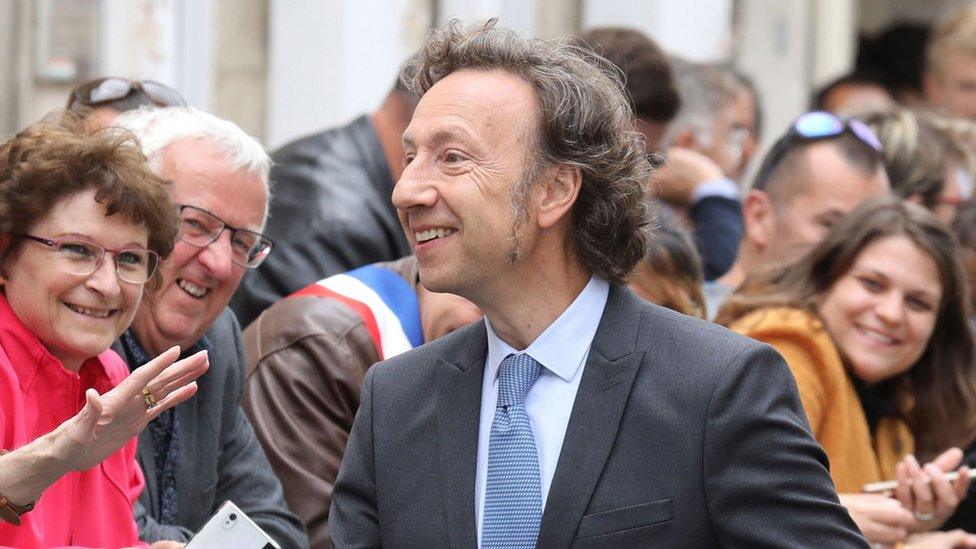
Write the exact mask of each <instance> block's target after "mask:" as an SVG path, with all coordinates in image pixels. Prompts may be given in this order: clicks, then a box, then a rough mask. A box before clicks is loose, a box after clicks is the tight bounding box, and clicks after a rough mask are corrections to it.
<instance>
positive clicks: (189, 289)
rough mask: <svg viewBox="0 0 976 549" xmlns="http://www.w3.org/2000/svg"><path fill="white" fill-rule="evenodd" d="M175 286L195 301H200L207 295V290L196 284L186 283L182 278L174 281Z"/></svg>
mask: <svg viewBox="0 0 976 549" xmlns="http://www.w3.org/2000/svg"><path fill="white" fill-rule="evenodd" d="M176 285H177V286H179V287H180V289H182V290H183V291H184V292H186V293H188V294H190V296H192V297H195V298H197V299H202V298H203V297H204V296H206V295H207V292H208V291H209V290H207V288H204V287H202V286H197V285H196V284H194V283H192V282H187V281H186V280H183V279H182V278H181V279H178V280H177V281H176Z"/></svg>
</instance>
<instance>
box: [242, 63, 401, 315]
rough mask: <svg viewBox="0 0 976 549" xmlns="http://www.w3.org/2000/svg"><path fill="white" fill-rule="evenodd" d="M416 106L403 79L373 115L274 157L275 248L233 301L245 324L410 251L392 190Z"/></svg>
mask: <svg viewBox="0 0 976 549" xmlns="http://www.w3.org/2000/svg"><path fill="white" fill-rule="evenodd" d="M416 104H417V97H416V96H415V95H413V94H412V93H411V92H410V91H408V90H407V89H406V88H404V87H403V86H402V85H401V84H400V83H399V81H397V83H396V85H394V87H393V89H392V90H390V93H389V94H388V95H387V96H386V98H385V99H384V100H383V103H382V104H381V105H380V107H379V108H378V109H377V110H376V111H375V112H374V113H372V114H371V115H363V116H360V117H359V118H357V119H355V120H353V121H352V122H350V123H349V124H347V125H345V126H342V127H339V128H333V129H330V130H326V131H323V132H320V133H317V134H314V135H310V136H307V137H303V138H301V139H298V140H297V141H293V142H292V143H289V144H287V145H285V146H284V147H282V148H281V149H279V150H278V151H277V152H275V153H274V154H273V155H272V159H273V160H274V166H273V168H272V169H271V180H272V181H274V182H275V195H274V199H273V200H272V201H271V207H270V211H269V215H268V226H267V229H266V230H265V232H266V233H267V235H268V236H269V237H270V238H271V239H272V240H274V241H275V244H276V247H275V253H274V255H272V256H271V257H270V258H268V261H266V262H265V263H264V264H263V265H262V266H261V268H260V269H257V270H255V271H252V272H250V273H248V276H246V277H245V278H244V282H243V283H242V284H241V288H240V290H239V291H238V292H237V294H236V295H235V296H234V299H233V301H232V302H231V308H232V309H234V312H235V313H237V318H238V320H240V322H241V325H243V326H247V325H248V324H250V323H251V321H253V320H254V319H255V318H256V317H257V316H258V315H259V314H260V313H261V311H263V310H264V309H265V308H267V307H268V306H270V305H271V304H272V303H274V302H275V301H277V300H278V299H280V298H282V297H284V296H286V295H288V294H290V293H292V292H294V291H296V290H298V289H300V288H304V287H305V286H306V285H308V284H310V283H312V282H314V281H316V280H318V279H320V278H322V277H324V276H330V275H333V274H338V273H342V272H345V271H347V270H350V269H354V268H356V267H360V266H363V265H367V264H370V263H376V262H379V261H392V260H394V259H400V258H401V257H405V256H407V255H410V246H409V245H408V244H407V240H406V238H405V237H404V235H403V231H402V230H401V229H400V225H399V223H398V222H397V217H396V211H395V210H394V208H393V205H392V204H391V203H390V194H391V193H392V192H393V184H394V182H395V181H396V180H397V178H398V177H399V176H400V170H401V169H402V167H403V145H402V143H401V142H400V136H401V135H402V134H403V130H404V128H406V127H407V124H408V123H409V122H410V115H411V114H412V113H413V109H414V107H415V106H416Z"/></svg>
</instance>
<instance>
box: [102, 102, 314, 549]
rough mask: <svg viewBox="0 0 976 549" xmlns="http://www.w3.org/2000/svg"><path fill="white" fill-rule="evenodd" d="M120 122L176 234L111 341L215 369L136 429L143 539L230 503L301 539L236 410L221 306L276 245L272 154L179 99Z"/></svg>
mask: <svg viewBox="0 0 976 549" xmlns="http://www.w3.org/2000/svg"><path fill="white" fill-rule="evenodd" d="M115 124H117V125H119V126H122V127H124V128H128V129H130V130H132V131H133V133H135V134H136V136H137V137H138V138H139V142H140V144H141V145H142V149H143V153H144V154H145V155H146V158H148V159H149V165H150V167H152V168H153V170H154V171H156V173H157V174H158V175H159V176H160V177H162V178H163V179H166V180H168V181H171V182H172V186H171V189H170V190H171V192H172V194H173V199H174V201H175V202H176V203H177V204H179V206H180V240H179V241H178V242H176V246H175V247H174V248H173V254H172V255H171V256H170V257H169V259H168V260H167V261H165V262H164V263H163V264H162V265H160V267H159V271H158V274H157V276H158V277H159V279H160V283H159V287H158V288H155V289H154V290H153V291H151V292H147V294H146V297H145V299H143V301H142V303H141V304H140V306H139V309H138V311H136V316H135V318H134V319H133V321H132V326H131V327H130V328H129V330H127V331H126V332H125V333H123V334H122V336H121V337H120V338H119V340H118V341H117V342H116V344H115V345H113V349H115V350H116V352H118V353H119V355H120V356H122V358H123V359H125V361H126V362H127V363H128V364H129V367H130V368H137V367H139V366H140V365H142V364H144V363H145V362H146V361H147V359H148V357H153V356H156V355H158V354H159V353H161V352H162V351H164V350H166V349H168V348H170V347H172V346H173V345H179V346H180V348H181V349H182V352H183V354H191V353H194V352H196V351H199V350H201V349H207V350H208V351H209V355H210V370H209V371H208V372H207V373H206V374H205V375H204V376H202V377H201V378H200V379H199V380H198V381H197V386H198V390H197V394H196V398H193V399H191V400H189V401H187V402H184V403H182V404H180V405H178V406H176V407H175V408H173V409H171V410H167V411H166V412H164V413H163V414H161V415H160V416H159V417H158V418H156V419H155V420H154V421H153V422H152V423H150V424H149V426H148V428H146V430H145V431H143V432H142V434H140V435H139V448H138V459H139V465H140V467H142V470H143V472H144V473H145V476H146V487H145V489H144V490H143V492H142V494H141V495H140V497H139V501H138V503H137V505H136V509H135V513H136V522H137V524H138V525H139V534H140V538H141V539H143V540H144V541H148V542H154V541H158V540H175V541H180V542H185V541H188V540H189V539H190V538H191V537H192V536H193V534H194V533H195V532H196V531H198V530H199V529H200V528H201V527H202V526H203V525H204V524H205V523H206V522H207V520H208V519H209V518H210V516H211V515H212V514H213V513H214V512H216V511H217V509H218V508H219V507H220V506H221V505H223V503H224V502H225V501H227V500H230V501H233V502H234V503H235V504H236V505H237V506H238V507H240V508H241V510H242V511H244V512H245V513H246V514H247V515H248V516H249V517H250V518H251V519H252V520H253V521H254V522H255V523H257V525H258V526H260V527H261V528H262V529H263V530H264V531H265V532H267V533H268V535H270V536H271V537H272V538H273V539H274V540H276V541H277V542H278V543H279V544H280V545H281V546H282V547H290V548H301V547H307V545H308V539H307V537H306V536H305V531H304V528H303V527H302V523H301V521H300V520H298V518H297V517H295V516H294V515H293V514H291V512H289V511H288V507H287V506H286V505H285V502H284V499H283V497H282V490H281V484H280V483H279V482H278V479H277V478H276V477H275V475H274V472H273V471H272V470H271V466H270V465H269V464H268V460H267V458H266V457H265V455H264V451H263V450H262V448H261V445H260V443H259V442H258V440H257V437H255V436H254V430H253V429H252V428H251V424H250V423H249V422H248V421H247V418H246V417H245V416H244V412H243V410H241V406H240V403H241V393H242V390H243V383H244V356H243V355H244V353H243V349H242V347H241V341H240V328H239V327H238V324H237V320H236V319H235V318H234V314H233V313H232V312H231V311H230V309H228V308H227V303H228V302H229V301H230V297H231V295H233V293H234V291H235V290H236V289H237V286H238V284H239V283H240V281H241V278H242V277H243V276H244V272H245V271H246V270H247V269H248V268H253V267H256V266H257V265H259V264H260V263H261V261H262V260H264V258H265V257H266V256H267V254H268V253H269V252H270V251H271V246H272V243H271V241H270V240H269V239H268V238H267V237H266V236H264V235H263V234H261V231H262V230H263V228H264V221H265V218H266V216H267V208H268V170H269V164H270V162H269V159H268V155H267V154H266V153H265V152H264V149H263V148H262V147H261V145H260V144H259V143H258V142H257V141H256V140H254V139H253V138H252V137H250V136H248V135H247V134H246V133H244V132H243V131H242V130H241V129H240V128H238V127H237V126H236V125H234V124H233V123H231V122H228V121H226V120H221V119H219V118H217V117H215V116H213V115H210V114H207V113H204V112H201V111H198V110H196V109H191V108H185V107H168V108H159V109H141V110H137V111H131V112H127V113H125V114H122V115H121V116H119V117H118V118H117V119H116V121H115Z"/></svg>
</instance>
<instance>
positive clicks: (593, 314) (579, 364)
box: [474, 276, 610, 547]
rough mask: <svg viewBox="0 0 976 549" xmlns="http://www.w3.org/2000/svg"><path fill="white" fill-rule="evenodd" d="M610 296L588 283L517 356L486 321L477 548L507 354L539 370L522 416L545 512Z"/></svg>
mask: <svg viewBox="0 0 976 549" xmlns="http://www.w3.org/2000/svg"><path fill="white" fill-rule="evenodd" d="M609 295H610V284H608V283H607V282H606V281H605V280H602V279H600V278H597V277H595V276H594V277H592V278H590V281H589V283H587V284H586V287H584V288H583V291H582V292H580V294H579V296H577V297H576V299H575V300H574V301H573V303H572V304H570V306H569V307H568V308H567V309H566V310H565V311H563V314H561V315H559V318H557V319H556V320H555V322H553V323H552V324H550V325H549V327H548V328H546V330H545V331H544V332H542V334H540V335H539V337H538V338H536V340H535V341H533V342H532V344H531V345H529V347H528V348H527V349H525V350H524V351H517V350H516V349H513V348H512V347H511V346H510V345H509V344H507V343H505V342H504V341H502V340H501V338H499V337H498V335H497V334H495V330H493V329H492V327H491V321H490V320H488V318H485V326H486V327H487V330H488V356H487V357H486V359H485V377H484V381H483V382H482V385H481V421H480V425H479V428H478V472H477V477H476V478H475V487H474V497H475V509H476V510H477V525H478V545H479V547H480V546H481V520H482V517H483V515H484V508H485V484H486V483H487V480H488V437H489V435H490V434H491V422H492V420H493V419H494V418H495V408H496V403H497V402H498V368H499V366H501V363H502V360H504V359H505V357H506V356H508V355H509V354H512V353H519V352H525V353H528V355H529V356H531V357H532V358H534V359H535V360H536V361H537V362H539V363H540V364H542V369H541V371H540V373H539V379H538V380H536V382H535V384H534V385H533V386H532V388H531V389H529V392H528V393H527V394H526V395H525V410H526V412H527V413H528V415H529V421H530V422H531V424H532V433H533V434H534V435H535V447H536V450H537V451H538V452H539V472H540V473H541V474H542V507H543V509H545V505H546V498H547V497H548V495H549V486H550V485H551V484H552V476H553V474H554V473H555V471H556V462H557V461H559V451H560V450H561V449H562V446H563V437H565V436H566V427H567V426H568V425H569V415H570V413H571V412H572V410H573V402H574V401H575V400H576V390H577V389H579V384H580V379H581V378H582V376H583V365H584V364H586V357H587V355H589V354H590V345H591V344H592V343H593V336H595V335H596V329H597V326H598V325H599V323H600V318H601V317H602V316H603V309H604V307H606V305H607V296H609Z"/></svg>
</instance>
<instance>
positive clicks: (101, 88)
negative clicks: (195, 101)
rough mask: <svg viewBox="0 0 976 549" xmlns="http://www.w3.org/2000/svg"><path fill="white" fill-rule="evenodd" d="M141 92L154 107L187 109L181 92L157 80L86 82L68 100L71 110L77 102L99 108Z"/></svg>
mask: <svg viewBox="0 0 976 549" xmlns="http://www.w3.org/2000/svg"><path fill="white" fill-rule="evenodd" d="M134 90H135V91H140V92H142V93H143V95H145V96H146V98H148V99H149V101H151V102H152V103H153V104H154V105H156V106H159V107H185V106H186V105H187V103H186V99H184V98H183V96H182V95H180V92H178V91H176V90H174V89H173V88H171V87H169V86H167V85H166V84H160V83H159V82H156V81H155V80H129V79H127V78H118V77H115V76H109V77H107V78H99V79H96V80H92V81H91V82H86V83H84V84H82V85H80V86H78V87H77V88H75V89H74V90H73V91H72V92H71V96H70V97H69V98H68V108H69V109H70V108H71V107H72V106H73V105H74V104H75V103H76V102H77V103H80V104H82V105H84V106H86V107H97V106H99V105H103V104H105V103H110V102H112V101H118V100H120V99H125V98H126V97H128V95H129V94H130V93H132V92H133V91H134Z"/></svg>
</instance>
